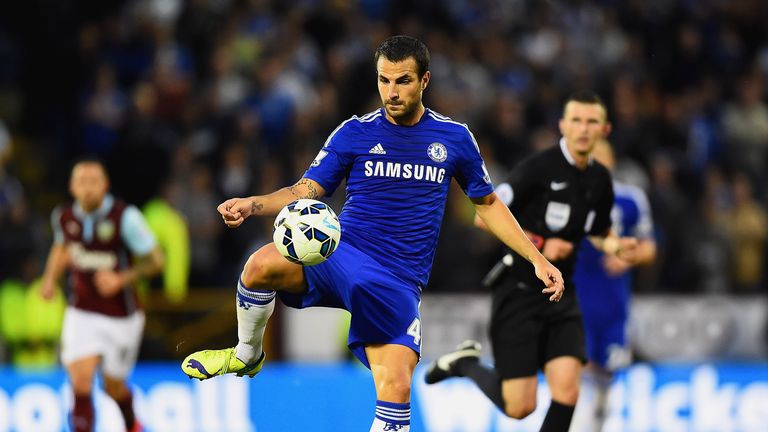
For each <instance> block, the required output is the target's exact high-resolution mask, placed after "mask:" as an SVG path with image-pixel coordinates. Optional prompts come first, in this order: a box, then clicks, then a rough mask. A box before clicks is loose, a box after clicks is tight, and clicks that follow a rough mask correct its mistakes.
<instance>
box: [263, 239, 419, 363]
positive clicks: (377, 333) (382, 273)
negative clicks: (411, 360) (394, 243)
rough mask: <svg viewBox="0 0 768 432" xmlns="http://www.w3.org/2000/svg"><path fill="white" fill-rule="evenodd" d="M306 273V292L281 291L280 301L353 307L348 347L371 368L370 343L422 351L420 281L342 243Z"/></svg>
mask: <svg viewBox="0 0 768 432" xmlns="http://www.w3.org/2000/svg"><path fill="white" fill-rule="evenodd" d="M304 277H305V278H306V280H307V285H308V286H309V288H308V289H307V292H306V293H304V294H302V295H296V294H290V293H285V292H282V291H278V295H279V296H280V300H282V302H283V303H284V304H285V305H287V306H290V307H293V308H297V309H303V308H306V307H311V306H324V307H332V308H339V309H345V310H347V311H349V312H350V314H351V315H352V320H351V322H350V326H349V339H348V345H349V349H350V351H352V353H353V354H354V355H355V357H357V358H358V359H360V361H361V362H362V363H363V364H364V365H365V366H366V367H367V368H369V369H370V367H371V366H370V364H369V363H368V357H367V356H366V355H365V345H369V344H397V345H404V346H407V347H408V348H411V349H412V350H414V351H416V353H417V354H419V356H420V355H421V354H420V353H421V318H420V316H419V301H420V297H421V289H420V288H419V287H418V286H417V285H416V284H414V283H409V282H406V281H404V280H402V279H400V278H398V277H397V276H395V275H394V274H393V273H391V272H390V271H389V270H388V269H387V268H386V267H384V266H383V265H382V263H379V262H377V261H375V260H374V259H373V258H371V257H370V256H368V255H366V254H365V253H363V252H361V251H360V250H358V249H356V248H355V247H354V246H352V245H350V244H349V243H344V242H341V243H339V247H338V249H336V251H335V252H334V253H333V255H332V256H331V257H330V259H328V261H325V262H324V263H321V264H317V265H314V266H309V267H304Z"/></svg>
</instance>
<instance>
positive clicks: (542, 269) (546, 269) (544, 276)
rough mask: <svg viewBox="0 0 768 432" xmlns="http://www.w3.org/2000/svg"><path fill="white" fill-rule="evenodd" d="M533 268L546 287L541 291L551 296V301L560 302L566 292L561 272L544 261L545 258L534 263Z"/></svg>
mask: <svg viewBox="0 0 768 432" xmlns="http://www.w3.org/2000/svg"><path fill="white" fill-rule="evenodd" d="M533 267H534V269H535V270H536V277H537V278H539V279H541V281H542V282H544V285H546V288H544V289H543V290H541V292H542V293H543V294H549V301H553V302H559V301H560V299H561V298H562V297H563V292H564V291H565V284H564V283H563V275H562V274H561V273H560V270H558V269H557V267H555V266H553V265H552V263H550V262H549V261H547V260H546V259H544V257H543V256H542V259H540V260H537V261H536V262H534V263H533Z"/></svg>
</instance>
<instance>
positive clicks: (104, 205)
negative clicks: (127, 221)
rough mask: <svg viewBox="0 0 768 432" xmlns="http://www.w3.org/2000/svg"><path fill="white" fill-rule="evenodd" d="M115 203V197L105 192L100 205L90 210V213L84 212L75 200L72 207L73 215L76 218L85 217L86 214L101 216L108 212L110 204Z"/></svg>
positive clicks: (110, 208)
mask: <svg viewBox="0 0 768 432" xmlns="http://www.w3.org/2000/svg"><path fill="white" fill-rule="evenodd" d="M114 203H115V198H114V197H113V196H112V195H111V194H106V195H105V196H104V200H102V201H101V205H100V206H99V208H97V209H96V210H94V211H92V212H91V213H86V212H85V211H84V210H83V208H82V207H80V204H78V203H77V202H75V205H74V206H73V207H72V211H73V213H74V214H75V217H77V218H78V219H81V220H82V219H85V218H86V217H88V216H92V217H93V216H103V215H105V214H107V213H109V211H110V210H112V205H113V204H114Z"/></svg>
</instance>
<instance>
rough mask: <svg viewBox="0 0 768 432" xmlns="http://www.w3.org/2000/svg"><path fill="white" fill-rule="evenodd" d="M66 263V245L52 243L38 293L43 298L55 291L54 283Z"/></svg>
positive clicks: (67, 257) (48, 296)
mask: <svg viewBox="0 0 768 432" xmlns="http://www.w3.org/2000/svg"><path fill="white" fill-rule="evenodd" d="M67 264H69V253H68V252H67V248H66V246H64V244H56V243H54V244H53V245H52V246H51V251H50V252H49V253H48V260H47V261H46V263H45V273H43V286H42V290H41V292H40V294H41V295H42V296H43V298H44V299H46V300H48V299H51V298H53V295H54V294H55V292H56V285H57V283H58V282H59V280H60V279H61V276H62V275H63V274H64V271H65V270H66V269H67Z"/></svg>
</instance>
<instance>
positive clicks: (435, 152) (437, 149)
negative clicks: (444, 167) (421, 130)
mask: <svg viewBox="0 0 768 432" xmlns="http://www.w3.org/2000/svg"><path fill="white" fill-rule="evenodd" d="M427 156H429V158H430V159H432V160H433V161H435V162H445V160H446V159H448V150H447V149H446V148H445V146H444V145H442V144H440V143H439V142H434V143H432V144H430V145H429V147H427Z"/></svg>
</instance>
